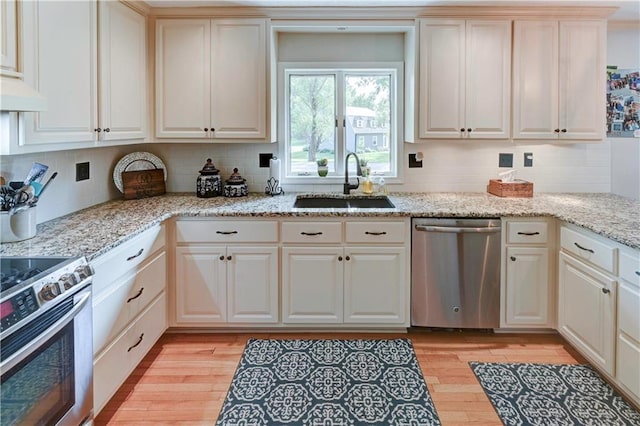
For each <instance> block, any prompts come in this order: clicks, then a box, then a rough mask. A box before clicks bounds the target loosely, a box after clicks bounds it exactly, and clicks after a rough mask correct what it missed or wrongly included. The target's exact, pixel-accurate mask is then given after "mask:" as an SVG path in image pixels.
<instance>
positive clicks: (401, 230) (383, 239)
mask: <svg viewBox="0 0 640 426" xmlns="http://www.w3.org/2000/svg"><path fill="white" fill-rule="evenodd" d="M345 230H346V231H345V233H346V242H348V243H403V242H404V241H405V240H407V239H408V238H405V235H407V227H406V224H405V222H347V223H346V227H345Z"/></svg>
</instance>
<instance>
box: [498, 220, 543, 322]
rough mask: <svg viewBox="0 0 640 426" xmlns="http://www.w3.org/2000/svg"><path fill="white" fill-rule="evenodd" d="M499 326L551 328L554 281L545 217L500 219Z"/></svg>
mask: <svg viewBox="0 0 640 426" xmlns="http://www.w3.org/2000/svg"><path fill="white" fill-rule="evenodd" d="M502 225H503V230H502V233H503V236H502V240H503V252H502V278H501V299H502V302H501V315H500V318H501V319H500V327H501V328H527V329H533V328H549V329H551V328H554V327H555V320H554V313H555V309H554V308H555V297H554V295H555V292H554V291H553V289H554V288H555V280H553V279H552V274H551V272H552V270H553V269H554V268H553V266H555V264H553V265H552V264H551V258H550V253H551V250H552V248H553V247H555V245H554V243H553V239H552V238H550V237H549V236H550V235H552V234H553V233H552V232H550V231H552V230H553V229H554V226H553V222H552V221H550V220H548V219H546V218H525V219H522V218H508V219H503V222H502Z"/></svg>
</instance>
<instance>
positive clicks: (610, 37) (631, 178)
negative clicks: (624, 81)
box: [607, 22, 640, 200]
mask: <svg viewBox="0 0 640 426" xmlns="http://www.w3.org/2000/svg"><path fill="white" fill-rule="evenodd" d="M638 34H640V22H634V23H621V24H617V23H610V24H609V30H608V33H607V64H608V65H617V66H618V68H620V69H625V68H626V69H636V70H638V69H640V37H639V36H638ZM610 142H611V192H613V193H614V194H619V195H623V196H625V197H630V198H635V199H638V200H640V138H610Z"/></svg>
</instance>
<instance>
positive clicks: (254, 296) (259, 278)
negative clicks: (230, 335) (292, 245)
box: [226, 247, 278, 322]
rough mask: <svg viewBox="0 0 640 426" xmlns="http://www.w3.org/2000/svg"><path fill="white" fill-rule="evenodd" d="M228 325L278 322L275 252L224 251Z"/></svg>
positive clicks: (259, 249)
mask: <svg viewBox="0 0 640 426" xmlns="http://www.w3.org/2000/svg"><path fill="white" fill-rule="evenodd" d="M226 263H227V276H228V285H227V312H228V320H229V322H278V248H277V247H228V248H227V262H226Z"/></svg>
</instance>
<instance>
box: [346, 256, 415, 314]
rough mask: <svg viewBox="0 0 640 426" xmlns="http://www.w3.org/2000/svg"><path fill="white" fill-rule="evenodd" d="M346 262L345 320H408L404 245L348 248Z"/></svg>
mask: <svg viewBox="0 0 640 426" xmlns="http://www.w3.org/2000/svg"><path fill="white" fill-rule="evenodd" d="M345 259H346V260H347V261H346V262H345V263H344V322H345V323H381V324H382V323H384V324H402V323H404V322H405V319H406V318H405V310H404V305H405V288H404V283H405V280H406V275H405V249H404V247H348V248H346V249H345Z"/></svg>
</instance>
